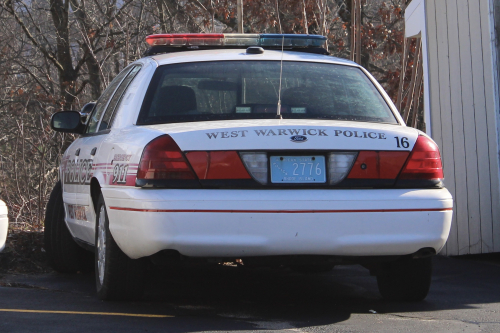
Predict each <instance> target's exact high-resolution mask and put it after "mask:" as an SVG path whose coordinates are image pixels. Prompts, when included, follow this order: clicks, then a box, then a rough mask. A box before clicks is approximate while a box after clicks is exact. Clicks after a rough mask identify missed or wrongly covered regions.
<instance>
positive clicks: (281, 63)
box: [276, 36, 285, 119]
mask: <svg viewBox="0 0 500 333" xmlns="http://www.w3.org/2000/svg"><path fill="white" fill-rule="evenodd" d="M284 44H285V36H282V40H281V62H280V87H279V90H278V110H277V112H276V119H283V116H282V115H281V79H282V78H283V53H284V52H283V46H284Z"/></svg>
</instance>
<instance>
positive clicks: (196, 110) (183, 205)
mask: <svg viewBox="0 0 500 333" xmlns="http://www.w3.org/2000/svg"><path fill="white" fill-rule="evenodd" d="M147 41H148V43H149V44H150V45H151V46H152V47H151V49H150V50H149V54H150V56H147V57H145V58H143V59H140V60H138V61H136V62H134V63H132V64H131V65H130V66H128V67H127V68H126V69H125V70H123V71H122V72H121V73H120V74H119V75H118V76H117V77H116V78H115V79H114V80H113V82H112V83H111V84H110V85H109V86H108V88H107V89H106V91H105V92H104V93H103V95H102V96H101V98H100V99H99V100H98V101H97V103H96V104H95V106H94V107H93V110H92V111H91V113H90V114H89V116H88V117H87V115H86V114H85V113H83V114H81V113H79V112H76V111H66V112H59V113H56V114H54V116H53V118H52V127H53V129H54V130H56V131H61V132H71V133H78V134H81V136H80V137H79V138H78V139H77V140H75V141H74V142H73V144H72V145H71V146H70V147H69V148H68V149H67V150H66V152H65V154H64V156H63V159H62V163H61V167H60V179H61V180H60V182H59V183H58V184H57V185H56V186H55V188H54V191H53V193H52V196H51V198H50V201H49V204H48V207H47V216H46V220H45V223H46V233H45V237H46V250H47V253H48V256H49V259H50V261H51V263H52V265H53V267H54V268H55V269H56V270H59V271H66V272H68V271H77V270H80V269H83V268H84V266H85V265H88V262H89V257H88V255H87V253H86V252H85V251H84V250H83V248H85V249H87V250H93V251H94V252H95V268H96V269H95V272H96V284H97V293H98V296H99V297H100V298H101V299H120V298H121V299H123V298H129V299H130V298H138V297H140V296H141V294H142V283H141V282H142V277H143V273H144V265H145V259H146V258H149V259H151V261H153V262H161V261H168V260H174V258H183V259H190V258H207V259H210V260H211V261H220V262H223V261H231V260H236V259H241V262H243V264H244V265H259V264H270V263H273V264H280V265H288V266H290V267H291V268H292V269H296V270H301V271H304V270H310V271H322V270H328V269H330V268H331V267H333V266H334V265H337V264H362V265H363V266H365V267H367V268H368V269H370V271H371V273H372V274H374V275H376V276H377V279H378V285H379V289H380V292H381V294H382V296H383V297H384V298H386V299H400V300H421V299H423V298H425V296H426V295H427V292H428V290H429V285H430V279H431V270H432V269H431V261H430V256H431V255H433V254H436V253H437V252H439V251H440V250H441V248H442V247H443V246H444V244H445V242H446V239H447V237H448V233H449V230H450V224H451V217H452V197H451V195H450V193H449V192H448V191H447V190H446V189H445V188H444V187H443V184H442V180H443V172H442V167H441V159H440V154H439V150H438V147H437V146H436V144H435V143H434V142H433V141H432V139H430V138H429V137H428V136H427V135H425V134H424V133H422V132H420V131H418V130H416V129H414V128H409V127H406V126H405V124H404V123H403V120H402V119H401V117H400V116H399V114H398V111H397V110H396V108H395V107H394V105H393V103H392V102H391V100H390V99H389V97H388V96H387V94H386V93H385V92H384V91H383V89H382V88H381V87H380V85H379V84H378V83H377V82H376V81H375V79H374V78H373V77H372V76H371V75H370V74H369V73H368V72H367V71H366V70H365V69H363V68H362V67H360V66H359V65H357V64H355V63H352V62H350V61H346V60H343V59H337V58H333V57H330V56H327V55H325V53H326V51H325V50H324V49H323V48H321V46H322V45H323V44H324V43H325V41H326V38H325V37H323V36H312V35H269V34H262V35H259V34H239V35H236V34H231V35H228V34H183V35H178V34H175V35H153V36H149V37H148V38H147ZM87 118H88V119H87ZM84 120H85V121H84ZM91 260H93V259H91Z"/></svg>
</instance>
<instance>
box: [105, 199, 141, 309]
mask: <svg viewBox="0 0 500 333" xmlns="http://www.w3.org/2000/svg"><path fill="white" fill-rule="evenodd" d="M96 215H97V216H96V235H95V280H96V288H97V296H98V297H99V299H102V300H137V299H140V298H141V297H142V294H143V291H144V283H143V280H144V273H145V264H144V260H142V259H136V260H134V259H130V258H129V257H128V256H127V255H126V254H125V253H123V252H122V250H120V248H119V247H118V245H117V244H116V242H115V240H114V239H113V236H112V235H111V233H110V231H109V219H108V213H107V212H106V205H105V204H104V198H103V197H102V194H101V195H100V197H99V201H98V203H97V207H96Z"/></svg>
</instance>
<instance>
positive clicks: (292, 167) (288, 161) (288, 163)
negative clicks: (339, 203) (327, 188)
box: [271, 156, 326, 183]
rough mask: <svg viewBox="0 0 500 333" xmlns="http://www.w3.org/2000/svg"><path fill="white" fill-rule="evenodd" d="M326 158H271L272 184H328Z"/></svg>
mask: <svg viewBox="0 0 500 333" xmlns="http://www.w3.org/2000/svg"><path fill="white" fill-rule="evenodd" d="M325 171H326V169H325V157H324V156H271V183H326V172H325Z"/></svg>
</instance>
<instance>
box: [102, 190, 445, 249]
mask: <svg viewBox="0 0 500 333" xmlns="http://www.w3.org/2000/svg"><path fill="white" fill-rule="evenodd" d="M102 191H103V195H104V198H105V201H106V206H107V209H108V216H109V219H110V230H111V233H112V234H113V237H114V238H115V240H116V242H117V243H118V245H119V246H120V248H121V249H122V250H123V251H124V252H125V253H126V254H127V255H128V256H129V257H131V258H140V257H144V256H149V255H152V254H154V253H156V252H158V251H161V250H167V249H168V250H177V251H179V252H180V253H181V254H182V255H186V256H195V257H233V258H234V257H236V258H239V257H247V256H274V255H339V256H385V255H405V254H411V253H414V252H416V251H418V250H419V249H421V248H425V247H431V248H434V249H435V250H436V252H438V251H440V250H441V248H442V247H443V246H444V244H445V242H446V239H447V238H448V234H449V231H450V225H451V218H452V205H453V201H452V197H451V195H450V193H449V192H448V191H447V190H446V189H430V190H422V189H419V190H405V189H391V190H366V189H364V190H166V189H161V190H159V189H156V190H146V189H139V188H103V189H102Z"/></svg>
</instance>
